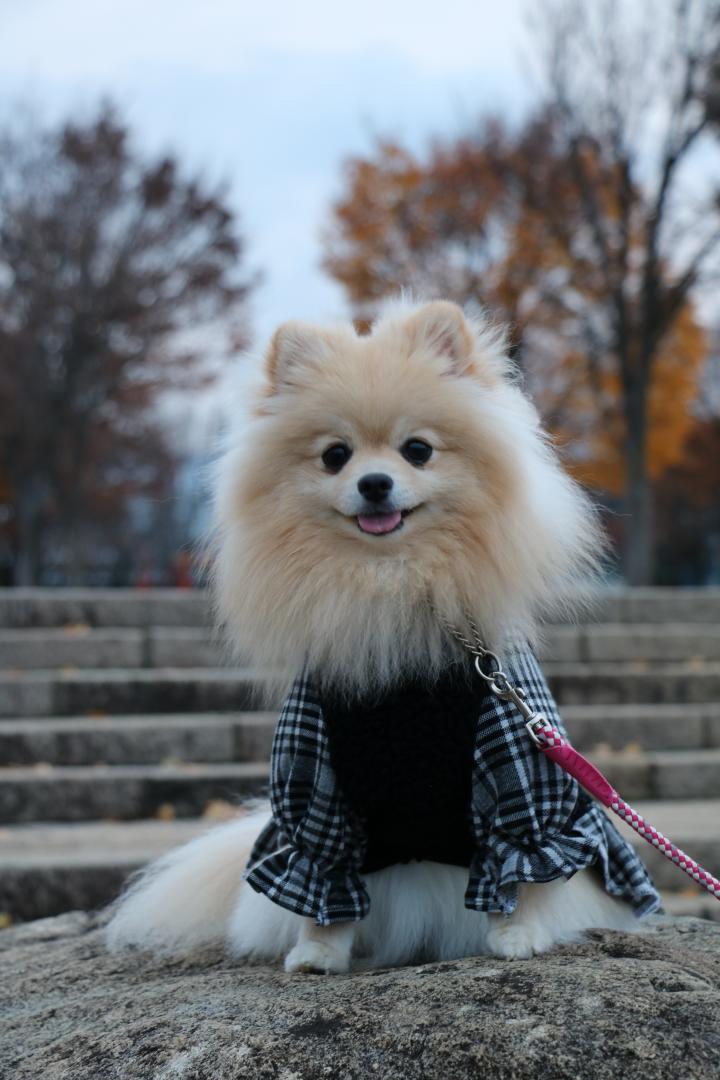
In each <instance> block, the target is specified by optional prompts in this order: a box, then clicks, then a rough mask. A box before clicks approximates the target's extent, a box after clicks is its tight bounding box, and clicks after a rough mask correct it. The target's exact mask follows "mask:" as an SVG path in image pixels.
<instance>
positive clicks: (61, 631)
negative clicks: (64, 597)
mask: <svg viewBox="0 0 720 1080" xmlns="http://www.w3.org/2000/svg"><path fill="white" fill-rule="evenodd" d="M226 655H227V650H226V649H225V648H224V647H223V646H222V644H221V643H220V642H219V641H218V640H217V638H216V637H214V635H213V633H212V631H211V630H210V629H203V628H200V627H198V628H194V627H183V626H181V627H176V626H148V627H132V628H117V627H113V628H110V629H108V628H105V627H101V628H97V627H92V626H87V625H77V624H76V625H68V626H63V627H53V628H47V627H39V628H38V627H32V628H29V629H28V628H23V629H19V630H18V629H13V630H0V668H4V669H16V670H21V671H30V670H34V669H38V668H39V669H43V668H48V669H51V668H137V667H173V668H178V667H179V668H185V667H211V668H214V667H222V666H224V664H225V658H226Z"/></svg>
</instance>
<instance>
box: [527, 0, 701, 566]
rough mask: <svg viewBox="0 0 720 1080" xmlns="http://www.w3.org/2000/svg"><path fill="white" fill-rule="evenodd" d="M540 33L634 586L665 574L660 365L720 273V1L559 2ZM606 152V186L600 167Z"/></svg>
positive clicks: (546, 10) (542, 16)
mask: <svg viewBox="0 0 720 1080" xmlns="http://www.w3.org/2000/svg"><path fill="white" fill-rule="evenodd" d="M535 31H536V37H537V40H538V41H539V42H540V43H541V52H542V59H543V73H544V77H545V81H546V89H547V94H548V97H549V102H550V109H551V115H552V116H553V118H554V127H555V131H556V132H559V133H560V138H561V139H562V142H563V144H564V148H565V152H566V156H567V160H568V162H569V167H570V169H571V172H572V176H573V179H574V181H575V185H576V187H577V190H578V191H579V192H580V193H581V197H582V204H583V209H584V214H585V217H586V220H587V223H588V226H589V229H588V236H589V243H590V244H591V249H592V256H593V258H594V260H595V262H596V264H597V265H598V267H599V268H600V271H601V273H602V276H603V279H604V285H605V288H604V290H603V293H602V295H601V296H599V297H598V301H597V303H598V311H599V313H600V314H601V315H604V319H603V325H604V331H603V332H604V335H605V337H606V342H605V344H604V347H605V348H606V349H607V350H608V351H609V353H610V354H611V355H612V357H613V359H614V363H615V364H616V368H617V372H618V374H619V378H620V383H621V387H622V400H623V414H624V460H625V472H626V484H627V495H628V498H627V508H628V514H629V521H628V523H627V529H626V552H625V556H626V557H625V570H626V576H627V579H628V580H629V581H630V582H631V583H633V584H645V583H648V582H649V581H650V580H651V579H652V555H651V551H652V548H651V535H652V532H651V513H652V503H651V487H650V484H649V480H648V467H647V463H648V450H647V443H648V402H649V390H650V386H651V380H652V375H653V370H654V366H655V364H656V361H657V358H658V355H659V353H660V351H661V349H662V347H663V343H664V341H665V340H666V338H667V336H668V335H669V334H670V333H671V332H672V330H673V328H674V326H675V324H676V321H677V319H678V317H679V315H680V313H681V311H682V309H683V306H684V305H685V304H686V302H687V300H688V297H689V296H690V295H691V294H695V295H697V293H698V290H699V289H701V288H702V287H707V286H708V285H710V284H711V283H713V282H717V280H718V253H719V252H720V186H718V185H717V184H715V186H712V185H710V184H707V183H706V184H704V185H703V184H700V183H698V178H699V177H700V176H701V175H705V176H707V175H708V173H709V172H711V170H709V169H708V167H707V161H705V163H704V167H703V162H704V157H707V158H709V159H710V160H712V159H713V158H712V155H713V150H712V142H713V138H714V137H715V135H716V133H715V132H713V121H714V120H715V121H717V114H718V111H719V110H718V104H717V103H718V93H717V84H718V75H717V72H718V69H719V67H720V65H719V64H718V57H720V4H719V3H718V0H674V2H673V3H672V4H663V5H658V4H647V3H637V4H636V5H634V6H632V7H630V6H629V5H627V4H618V3H617V0H548V2H545V3H543V4H542V5H541V7H540V9H539V12H538V13H537V14H536V17H535ZM597 159H599V160H600V161H601V162H603V163H604V166H605V168H604V169H603V170H602V175H603V184H602V185H599V184H598V183H597V176H598V172H597V170H596V169H593V168H590V167H589V164H590V163H592V162H593V161H595V160H597ZM715 160H717V159H716V158H715ZM715 175H716V176H717V173H716V174H715ZM608 177H609V178H611V179H612V184H613V188H614V190H612V191H611V192H610V193H608V189H607V181H608ZM638 192H640V193H642V197H640V198H638V197H637V193H638ZM608 198H610V199H611V205H612V207H613V212H612V213H611V214H608V213H607V207H608Z"/></svg>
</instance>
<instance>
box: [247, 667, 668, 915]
mask: <svg viewBox="0 0 720 1080" xmlns="http://www.w3.org/2000/svg"><path fill="white" fill-rule="evenodd" d="M507 674H508V677H509V679H510V680H511V682H513V683H514V684H518V685H522V686H523V687H524V688H525V690H526V691H527V696H528V700H529V701H530V702H531V703H532V704H533V706H534V707H535V708H537V709H538V710H539V711H542V712H543V713H544V714H545V715H546V717H547V719H548V720H549V721H550V723H551V724H552V725H553V726H554V727H556V728H558V729H559V730H560V731H561V732H562V731H563V730H564V729H563V727H562V724H561V722H560V719H559V716H558V713H557V708H556V705H555V702H554V700H553V698H552V695H551V693H550V691H549V689H548V686H547V683H546V682H545V679H544V677H543V675H542V672H541V671H540V669H539V667H538V664H537V662H536V660H535V658H534V656H533V654H532V653H531V652H530V651H529V650H523V651H518V652H516V653H515V654H514V655H513V656H512V657H510V658H509V663H508V665H507ZM462 677H463V678H464V679H465V682H466V687H467V690H466V691H465V698H462V697H461V698H460V699H458V700H461V701H464V700H466V699H467V700H468V701H469V702H470V712H469V714H468V715H469V723H470V724H471V730H470V735H469V739H468V741H467V744H465V743H464V742H463V743H462V746H463V748H464V747H465V745H467V751H465V749H463V750H462V753H465V752H466V754H467V766H466V767H467V806H466V807H464V810H463V813H464V819H465V820H464V822H460V826H459V828H458V829H456V828H455V824H454V825H453V833H454V835H453V836H449V837H448V854H447V856H446V855H444V854H443V851H442V850H441V847H438V840H437V838H435V839H434V840H433V841H432V842H433V844H434V845H435V847H433V848H432V849H431V850H429V851H425V850H421V851H420V854H414V852H415V850H416V849H415V848H413V843H417V840H415V841H412V842H411V843H410V846H409V848H408V850H407V852H404V853H403V852H402V851H399V854H398V858H397V860H396V861H408V859H409V858H413V857H420V858H432V859H434V860H436V861H441V862H454V863H461V864H464V865H467V869H468V882H467V888H466V891H465V906H466V907H467V908H470V909H474V910H476V911H487V912H502V913H504V914H510V913H511V912H512V911H513V910H514V909H515V907H516V905H517V890H518V884H519V883H520V882H546V881H552V880H554V879H556V878H566V879H567V878H570V877H572V875H573V874H575V873H576V872H577V871H578V870H582V869H584V868H585V867H589V866H596V867H597V869H598V871H599V873H600V877H601V880H602V883H603V884H604V887H605V889H606V891H607V892H608V893H610V894H611V895H612V896H616V897H622V898H624V899H625V900H627V901H629V902H630V904H631V905H632V907H633V908H634V910H635V913H636V914H637V915H638V916H642V915H646V914H649V913H650V912H652V911H654V910H656V909H657V908H658V907H659V904H660V898H659V896H658V894H657V891H656V890H655V888H654V886H653V884H652V882H651V881H650V878H649V877H648V874H647V871H646V870H645V868H644V866H643V864H642V862H641V861H640V859H639V858H638V856H637V855H636V853H635V851H634V850H633V848H632V847H631V846H630V844H628V843H627V842H626V841H625V840H624V839H623V838H622V837H621V836H620V834H619V833H618V831H617V830H616V829H615V827H614V826H613V825H612V823H611V822H610V820H609V818H608V817H607V816H606V814H605V812H604V811H603V810H602V808H601V807H600V806H598V805H597V804H596V803H594V802H593V801H592V800H591V799H590V797H589V796H588V795H587V794H586V793H585V792H584V791H583V790H582V789H581V788H580V787H579V786H578V784H577V782H576V781H575V780H574V779H573V778H572V777H570V776H568V775H567V774H566V773H565V772H563V770H562V769H560V768H559V766H557V765H556V764H555V763H554V762H552V761H551V760H550V759H549V758H547V757H546V756H545V755H544V754H542V753H540V752H539V751H538V750H537V749H536V748H535V746H534V745H533V743H532V741H531V739H530V738H529V736H528V734H527V732H526V730H525V727H524V724H523V720H522V717H521V716H520V715H519V714H518V712H517V710H516V709H515V708H514V706H513V705H512V704H511V703H510V702H504V701H499V700H498V699H497V698H495V697H493V696H492V695H491V694H490V693H489V692H488V691H487V690H486V688H485V686H484V684H483V685H482V686H481V685H478V682H479V680H477V679H476V682H475V684H473V683H471V682H470V681H469V680H470V679H471V678H472V676H471V675H469V674H468V673H467V672H465V673H464V675H463V676H462ZM453 685H457V681H456V682H455V684H453ZM416 689H417V688H416ZM436 689H438V688H432V689H430V688H428V689H427V696H428V697H434V700H435V707H436V711H437V708H438V702H439V703H440V706H442V704H443V701H444V700H445V699H444V698H443V694H442V692H440V693H434V691H435V690H436ZM442 689H443V688H442V686H441V687H440V688H439V690H440V691H442ZM468 695H470V696H469V697H468ZM447 700H449V701H452V700H454V699H453V698H452V695H450V696H449V697H448V699H447ZM382 704H383V703H382V701H380V702H378V701H373V702H357V703H355V705H354V708H356V709H357V710H358V711H359V713H360V714H361V715H360V716H359V717H358V718H357V719H358V721H359V722H358V723H357V724H356V723H354V718H351V719H353V725H352V728H353V731H354V732H356V733H357V732H361V731H362V727H363V723H362V716H363V715H367V716H372V714H373V710H377V709H378V708H379V707H380V708H381V707H382ZM330 705H332V707H331V708H329V707H328V706H330ZM331 714H333V715H337V708H336V705H335V704H332V703H331V702H330V700H329V699H326V700H325V701H323V700H322V699H321V696H320V694H319V692H318V689H317V687H316V685H315V684H314V682H313V679H312V676H311V674H309V673H303V675H301V676H300V677H299V678H298V679H297V680H296V682H295V683H294V685H293V687H292V689H291V691H290V693H289V695H288V697H287V700H286V701H285V704H284V706H283V708H282V711H281V713H280V717H279V721H278V726H277V730H276V733H275V739H274V742H273V750H272V760H271V780H270V804H271V810H272V817H271V820H270V821H269V822H268V824H267V826H266V827H265V829H264V830H263V831H262V832H261V834H260V836H259V837H258V839H257V841H256V843H255V846H254V848H253V851H252V854H251V857H250V860H249V862H248V869H247V870H246V872H245V878H246V880H247V881H248V883H249V884H250V885H251V886H252V888H253V889H255V890H256V891H258V892H261V893H264V894H265V895H266V896H267V897H268V898H269V899H270V900H272V901H274V902H275V903H277V904H279V905H280V906H281V907H284V908H287V909H289V910H290V911H294V912H296V913H297V914H298V915H305V916H309V917H312V918H314V919H315V920H316V922H317V923H318V925H321V926H326V925H329V924H331V923H336V922H347V921H350V920H358V919H362V918H363V917H364V916H365V915H366V914H367V913H368V910H369V907H370V900H369V896H368V892H367V889H366V886H365V881H364V875H365V874H366V873H368V872H372V871H373V870H375V869H379V868H381V867H382V866H383V865H388V864H389V862H390V861H392V858H393V856H392V851H393V850H395V849H394V848H393V844H396V843H397V839H396V838H397V835H398V829H397V828H396V824H397V823H396V822H395V821H394V820H390V821H389V820H388V819H387V818H386V819H385V820H386V822H387V825H386V828H385V832H386V833H387V834H388V836H391V837H393V840H392V843H390V844H389V845H388V843H384V842H383V835H382V833H383V825H382V821H380V824H379V825H378V820H377V815H376V816H375V819H374V824H373V825H372V830H371V832H372V835H370V833H369V831H368V830H369V828H370V825H369V823H370V822H371V820H373V819H372V814H370V813H369V812H368V813H363V808H362V807H359V806H358V804H357V799H355V800H354V801H353V800H349V799H348V798H347V794H346V792H345V791H343V790H342V787H341V785H340V783H339V782H338V770H337V769H336V768H335V767H334V764H333V759H334V758H335V759H336V760H338V761H339V758H338V755H337V747H336V746H335V744H334V738H335V736H334V735H333V725H334V724H335V723H337V722H338V721H337V720H333V722H332V723H330V724H329V723H328V720H329V719H330V716H331ZM346 720H347V716H346ZM442 723H443V716H442V709H441V708H440V711H439V712H438V713H437V720H436V725H435V728H434V729H433V732H434V734H433V737H434V738H436V741H437V742H436V748H437V751H438V759H439V760H441V759H442V745H443V728H442ZM461 730H462V729H461ZM338 745H340V743H338ZM395 749H396V752H397V748H395ZM334 750H335V752H334ZM412 750H414V748H413V747H412V746H411V745H410V744H409V745H408V761H407V765H406V767H405V769H404V770H403V763H402V762H400V765H399V766H398V767H397V768H396V772H395V775H396V776H398V783H400V782H402V783H404V784H405V788H404V790H405V791H407V792H409V793H410V796H409V797H411V796H412V797H414V798H415V799H420V800H422V799H425V798H426V796H427V797H429V795H431V793H432V791H431V789H432V782H429V783H428V782H427V777H426V776H425V774H426V773H427V768H428V764H427V763H428V760H430V757H429V755H427V754H426V755H425V757H424V758H423V759H422V762H421V768H422V769H423V770H425V771H424V773H423V776H425V779H424V781H423V783H424V784H425V786H424V787H423V789H422V790H420V791H419V792H417V793H414V794H413V792H412V787H411V786H408V783H410V784H411V779H410V781H408V777H407V776H402V773H403V771H404V772H405V773H409V774H410V778H412V772H413V757H412V753H411V751H412ZM343 761H344V768H345V769H346V770H347V767H348V761H349V758H348V753H347V750H346V751H345V757H344V759H343ZM348 775H350V774H348ZM365 775H366V776H367V784H368V787H369V789H371V790H372V789H373V785H374V783H375V781H374V777H373V775H372V770H370V769H366V772H365ZM355 786H358V785H355ZM447 790H448V791H450V786H448V788H447ZM463 790H465V789H464V788H463ZM395 798H396V801H395V806H396V808H397V807H398V806H399V808H400V810H401V809H402V805H401V804H398V802H397V795H396V797H395ZM380 805H382V803H381V804H380ZM418 805H420V804H419V803H418ZM398 817H399V818H401V819H402V820H408V821H410V820H411V819H412V815H409V816H408V817H407V818H406V816H405V815H403V814H401V813H399V812H398ZM428 820H430V819H428ZM456 820H459V819H457V818H453V822H454V823H455V822H456ZM400 832H402V830H401V829H400ZM460 832H462V833H463V834H464V837H465V836H466V839H467V845H465V839H464V838H460V837H459V833H460ZM369 841H372V843H370V844H369ZM378 844H379V847H378ZM369 847H372V848H374V854H371V853H370V851H369ZM378 851H379V853H380V854H378ZM383 855H384V858H383V857H382V856H383ZM465 856H467V857H465Z"/></svg>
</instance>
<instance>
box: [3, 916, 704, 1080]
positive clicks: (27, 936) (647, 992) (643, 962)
mask: <svg viewBox="0 0 720 1080" xmlns="http://www.w3.org/2000/svg"><path fill="white" fill-rule="evenodd" d="M0 951H1V952H2V967H3V979H2V981H1V983H0V1076H3V1077H12V1078H13V1080H30V1078H40V1077H42V1080H118V1078H121V1080H176V1078H178V1080H179V1078H187V1080H220V1078H222V1080H271V1078H272V1080H321V1078H322V1080H367V1078H368V1077H373V1076H377V1077H379V1078H382V1080H421V1078H422V1080H441V1078H442V1080H455V1078H457V1080H460V1078H462V1080H466V1078H474V1077H478V1078H482V1080H487V1078H488V1077H492V1078H493V1080H530V1078H532V1080H564V1078H572V1080H575V1078H576V1077H588V1078H589V1077H592V1080H617V1077H620V1076H622V1077H623V1078H624V1080H671V1078H672V1080H675V1078H680V1077H682V1078H683V1080H691V1078H703V1080H712V1078H716V1077H720V927H719V926H716V925H715V924H712V923H706V922H702V921H699V920H681V921H679V922H677V923H675V924H673V923H669V922H667V921H664V922H663V921H660V922H659V923H656V925H655V926H654V927H653V928H652V929H651V930H650V931H648V932H646V933H644V934H640V935H623V934H616V933H609V932H605V931H603V932H599V931H598V932H594V933H593V934H592V939H591V940H590V941H589V942H588V943H587V944H584V945H579V946H573V947H568V948H564V949H559V950H557V951H556V952H555V953H553V954H551V955H548V956H541V957H536V958H534V959H532V960H528V961H515V962H509V961H501V960H496V959H493V958H479V959H472V960H460V961H454V962H450V963H447V962H446V963H441V964H425V965H422V966H415V967H408V968H400V969H394V970H381V971H374V972H365V973H358V974H354V975H351V976H335V977H331V978H324V977H322V976H314V975H308V976H297V975H295V976H289V975H285V974H283V973H282V972H281V971H279V970H278V969H274V968H270V967H254V968H253V967H242V966H239V965H236V964H233V963H232V962H231V961H229V960H227V959H218V958H211V957H209V958H207V959H206V960H205V961H204V962H203V963H200V962H195V963H192V964H190V963H177V962H174V963H170V962H165V963H160V962H154V961H150V960H147V959H141V958H138V957H137V956H132V955H130V956H125V957H120V958H118V957H112V956H108V955H107V954H106V953H105V952H104V949H103V944H102V938H101V932H100V930H99V929H98V928H97V926H95V925H94V923H93V920H92V919H91V918H90V917H88V916H86V915H83V914H80V913H75V914H71V915H65V916H60V917H59V918H55V919H48V920H42V921H40V922H36V923H30V924H26V925H25V926H21V927H18V928H17V929H15V930H9V931H5V932H4V933H2V934H0Z"/></svg>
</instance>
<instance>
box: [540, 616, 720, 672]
mask: <svg viewBox="0 0 720 1080" xmlns="http://www.w3.org/2000/svg"><path fill="white" fill-rule="evenodd" d="M719 615H720V613H719ZM719 621H720V618H719ZM539 652H540V656H541V658H542V659H543V660H545V661H553V660H554V661H558V662H564V661H585V662H591V663H592V662H599V663H608V662H610V661H620V662H625V661H627V660H628V658H630V657H631V658H632V659H633V660H645V661H650V662H653V663H655V664H660V663H666V662H667V661H671V662H672V661H688V660H720V625H708V624H706V623H700V624H697V623H679V622H668V623H598V624H594V623H588V624H583V625H580V626H548V627H547V628H546V629H545V631H544V633H543V641H542V644H541V647H540V650H539Z"/></svg>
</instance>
